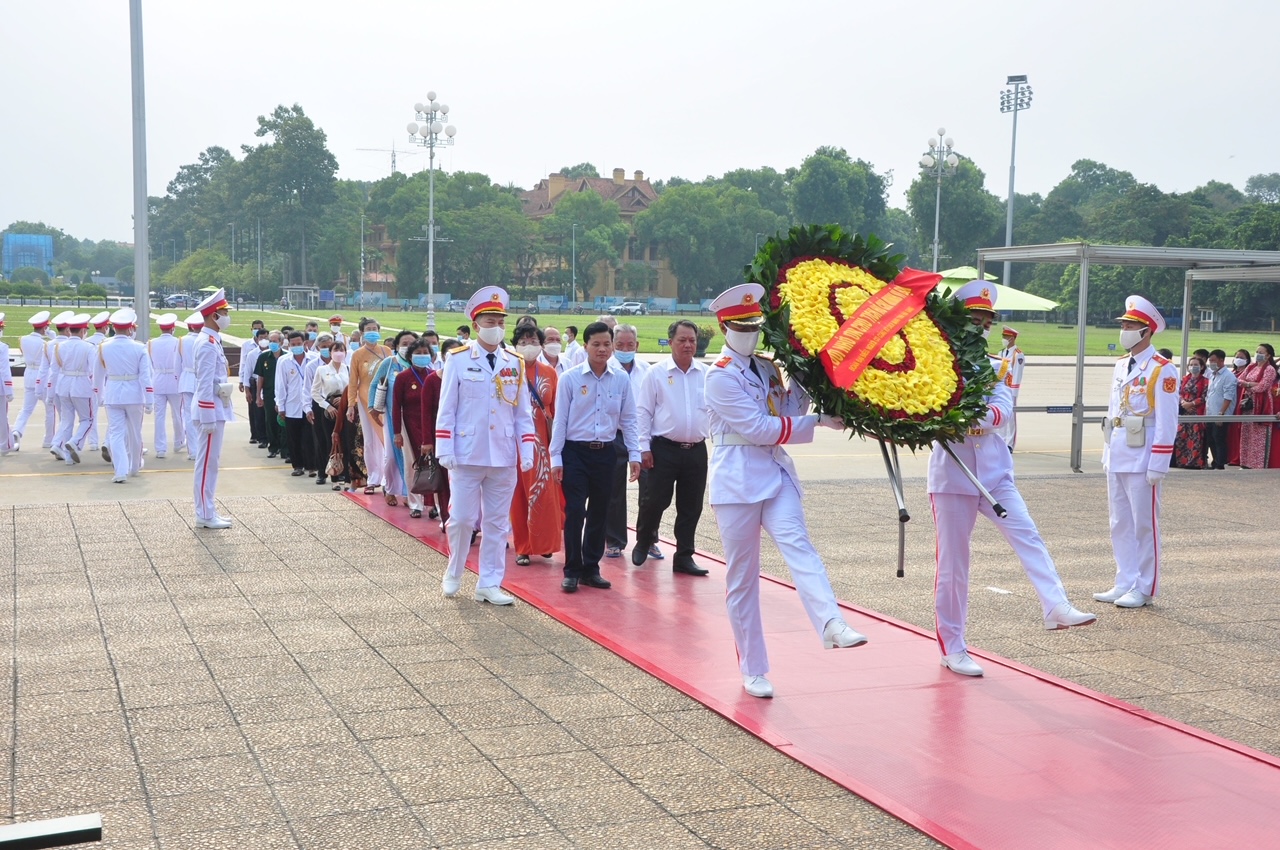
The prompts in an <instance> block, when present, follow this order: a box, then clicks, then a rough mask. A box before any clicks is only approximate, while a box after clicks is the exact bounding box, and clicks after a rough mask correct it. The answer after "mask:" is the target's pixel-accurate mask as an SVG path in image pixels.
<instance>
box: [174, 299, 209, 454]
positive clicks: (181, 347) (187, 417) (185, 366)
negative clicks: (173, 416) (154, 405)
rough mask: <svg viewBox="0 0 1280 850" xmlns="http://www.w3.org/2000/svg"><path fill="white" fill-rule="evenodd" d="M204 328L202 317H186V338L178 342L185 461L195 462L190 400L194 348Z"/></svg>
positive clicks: (193, 383) (196, 432) (193, 386)
mask: <svg viewBox="0 0 1280 850" xmlns="http://www.w3.org/2000/svg"><path fill="white" fill-rule="evenodd" d="M203 327H204V317H203V316H201V315H199V314H196V315H194V316H188V317H187V330H188V333H187V335H186V336H184V337H181V338H180V339H179V340H178V369H179V371H178V397H179V398H180V399H181V401H180V403H179V409H181V411H182V424H183V429H182V432H183V435H184V439H185V441H186V445H187V460H195V443H194V442H193V441H194V440H195V439H196V437H198V436H199V434H200V429H199V428H197V427H196V420H195V417H194V415H192V413H191V399H192V398H193V397H194V396H195V392H196V356H195V355H196V346H197V345H198V344H199V343H200V329H201V328H203Z"/></svg>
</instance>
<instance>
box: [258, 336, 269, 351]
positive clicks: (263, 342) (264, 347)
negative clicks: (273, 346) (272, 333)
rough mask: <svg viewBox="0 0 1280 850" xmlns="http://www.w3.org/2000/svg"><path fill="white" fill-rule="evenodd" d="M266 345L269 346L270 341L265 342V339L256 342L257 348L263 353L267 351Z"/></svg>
mask: <svg viewBox="0 0 1280 850" xmlns="http://www.w3.org/2000/svg"><path fill="white" fill-rule="evenodd" d="M268 345H270V340H265V339H260V340H258V348H261V349H262V350H263V351H266V350H267V346H268Z"/></svg>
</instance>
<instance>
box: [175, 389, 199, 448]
mask: <svg viewBox="0 0 1280 850" xmlns="http://www.w3.org/2000/svg"><path fill="white" fill-rule="evenodd" d="M179 395H180V396H182V403H181V404H180V405H179V407H180V408H181V410H182V424H183V426H184V430H183V433H185V434H186V435H187V437H186V440H187V454H189V455H191V456H192V457H194V456H195V453H196V450H195V445H196V441H197V440H199V439H200V423H199V422H198V421H197V420H196V418H195V417H194V416H192V415H191V413H192V411H191V407H192V404H191V400H192V399H193V398H195V393H179Z"/></svg>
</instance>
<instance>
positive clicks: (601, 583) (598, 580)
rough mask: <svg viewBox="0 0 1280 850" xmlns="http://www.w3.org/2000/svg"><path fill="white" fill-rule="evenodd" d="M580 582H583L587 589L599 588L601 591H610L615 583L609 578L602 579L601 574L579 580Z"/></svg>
mask: <svg viewBox="0 0 1280 850" xmlns="http://www.w3.org/2000/svg"><path fill="white" fill-rule="evenodd" d="M579 581H581V582H582V583H583V584H585V585H586V586H587V587H595V588H599V589H600V590H608V589H609V588H611V587H613V582H611V581H609V580H608V579H607V578H604V577H602V576H601V575H600V574H599V573H596V574H595V575H593V576H587V577H585V578H582V579H579Z"/></svg>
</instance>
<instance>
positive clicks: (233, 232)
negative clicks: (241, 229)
mask: <svg viewBox="0 0 1280 850" xmlns="http://www.w3.org/2000/svg"><path fill="white" fill-rule="evenodd" d="M227 224H228V225H229V226H230V227H231V265H233V266H234V265H235V264H236V223H235V222H234V221H229V222H227Z"/></svg>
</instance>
